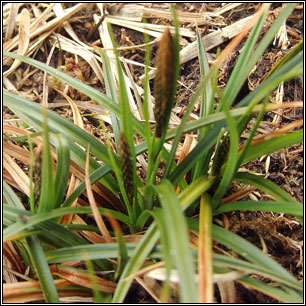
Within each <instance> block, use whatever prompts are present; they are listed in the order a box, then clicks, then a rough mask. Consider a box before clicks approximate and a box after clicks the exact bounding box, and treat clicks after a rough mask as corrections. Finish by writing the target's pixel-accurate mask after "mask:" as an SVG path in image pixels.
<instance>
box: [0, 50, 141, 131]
mask: <svg viewBox="0 0 306 306" xmlns="http://www.w3.org/2000/svg"><path fill="white" fill-rule="evenodd" d="M3 55H4V56H8V57H11V58H15V59H19V60H21V61H22V62H24V63H27V64H30V65H32V66H34V67H36V68H39V69H41V70H43V71H46V72H47V73H48V74H50V75H52V76H54V77H56V78H58V79H59V80H61V81H63V82H65V83H67V84H69V85H70V86H72V87H74V88H76V89H77V90H78V91H80V92H82V93H83V94H85V95H87V96H88V97H90V98H91V99H93V100H94V101H97V102H98V103H99V104H101V105H102V106H104V107H106V108H107V109H109V110H110V111H112V112H114V113H115V114H116V116H117V117H118V118H121V112H120V106H119V104H118V103H114V101H112V100H111V99H110V98H109V97H107V96H105V95H104V94H103V93H101V92H100V91H98V90H97V89H94V88H93V87H91V86H89V85H87V84H85V83H84V82H81V81H79V80H77V79H74V78H73V77H71V76H69V75H68V74H66V73H64V72H61V71H59V70H57V69H55V68H53V67H50V66H48V65H46V64H44V63H42V62H39V61H37V60H34V59H32V58H29V57H25V56H21V55H18V54H14V53H11V52H4V53H3ZM133 125H134V128H135V129H136V132H138V133H139V134H140V135H142V136H144V128H143V125H142V123H141V122H140V121H138V120H137V119H136V118H135V117H134V116H133Z"/></svg>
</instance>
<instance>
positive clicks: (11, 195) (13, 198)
mask: <svg viewBox="0 0 306 306" xmlns="http://www.w3.org/2000/svg"><path fill="white" fill-rule="evenodd" d="M2 186H3V196H4V198H5V199H6V201H7V203H8V205H10V206H12V207H16V208H19V209H24V206H23V205H22V203H21V201H20V199H19V198H18V197H17V195H16V193H15V192H14V191H13V189H12V188H11V187H10V185H9V184H8V183H7V182H6V181H3V185H2Z"/></svg>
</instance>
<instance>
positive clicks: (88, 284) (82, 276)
mask: <svg viewBox="0 0 306 306" xmlns="http://www.w3.org/2000/svg"><path fill="white" fill-rule="evenodd" d="M50 270H51V272H52V274H53V275H57V276H60V277H62V278H64V279H65V280H67V281H69V282H70V283H73V284H76V285H80V286H82V287H85V288H90V289H93V288H94V285H93V282H92V277H94V278H95V282H96V284H97V285H98V287H99V290H100V291H103V292H109V293H113V292H114V291H115V289H116V286H117V283H115V282H112V281H109V280H106V279H104V278H102V277H99V276H96V275H94V276H92V275H90V274H89V273H88V272H86V271H81V270H79V271H72V270H70V269H68V268H67V269H65V268H64V266H61V267H58V266H52V267H51V269H50Z"/></svg>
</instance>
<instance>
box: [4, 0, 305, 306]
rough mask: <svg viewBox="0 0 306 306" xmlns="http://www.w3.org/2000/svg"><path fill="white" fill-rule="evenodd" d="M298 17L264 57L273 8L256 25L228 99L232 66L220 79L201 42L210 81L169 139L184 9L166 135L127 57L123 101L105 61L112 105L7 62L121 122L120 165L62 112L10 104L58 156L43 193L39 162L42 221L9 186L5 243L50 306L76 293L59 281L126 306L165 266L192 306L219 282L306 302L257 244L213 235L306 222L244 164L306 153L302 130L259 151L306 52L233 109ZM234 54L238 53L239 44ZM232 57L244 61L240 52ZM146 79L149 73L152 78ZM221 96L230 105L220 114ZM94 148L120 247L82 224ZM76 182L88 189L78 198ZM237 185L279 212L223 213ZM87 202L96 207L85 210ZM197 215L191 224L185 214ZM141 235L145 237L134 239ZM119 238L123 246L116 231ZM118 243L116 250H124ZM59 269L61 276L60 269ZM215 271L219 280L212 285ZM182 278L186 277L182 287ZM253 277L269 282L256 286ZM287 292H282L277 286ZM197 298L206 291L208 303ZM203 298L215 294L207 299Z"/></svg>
mask: <svg viewBox="0 0 306 306" xmlns="http://www.w3.org/2000/svg"><path fill="white" fill-rule="evenodd" d="M293 8H294V5H292V4H287V5H286V7H285V8H284V10H283V12H282V13H281V14H280V16H279V17H278V19H277V20H276V21H275V23H274V25H273V26H272V27H271V29H270V30H269V31H268V32H267V33H266V35H265V36H264V38H263V39H262V40H261V41H260V42H259V43H258V44H257V45H256V43H257V39H258V37H259V34H260V29H261V28H262V27H263V25H264V20H265V17H266V15H267V10H265V6H263V7H262V9H261V10H260V14H258V15H256V16H255V17H256V18H255V17H254V18H255V19H254V23H255V21H256V23H255V26H254V27H253V29H252V31H251V32H250V33H249V36H248V39H247V41H246V43H245V46H244V49H243V51H242V53H241V54H240V56H239V59H238V60H237V64H236V67H235V68H234V70H233V72H232V76H231V78H230V80H229V82H228V84H227V87H226V89H225V91H224V92H223V93H220V91H219V90H218V88H217V86H216V84H215V82H214V80H216V79H217V75H216V74H217V71H218V67H219V66H218V65H219V64H220V62H218V61H219V60H217V64H215V65H214V66H212V67H209V65H208V61H207V58H206V53H205V49H204V46H203V42H202V40H201V38H200V36H199V33H197V42H198V50H199V59H200V63H201V81H200V84H199V87H198V89H197V90H196V92H195V93H194V95H193V96H192V98H191V100H190V102H189V105H188V107H187V109H186V112H185V114H184V116H183V118H182V121H181V123H180V125H179V126H178V127H177V128H174V129H169V128H168V122H169V117H170V113H171V108H172V104H173V99H174V95H175V93H174V92H175V83H176V77H177V71H178V70H179V64H178V58H179V49H178V20H177V17H176V11H175V9H174V7H173V15H174V25H175V26H176V34H175V35H174V36H173V37H172V35H171V34H170V31H169V29H166V30H165V33H164V34H163V36H162V39H161V41H160V45H159V48H158V52H157V59H156V63H157V67H156V68H157V74H156V79H155V81H154V95H155V98H156V105H155V109H154V113H155V118H156V126H155V133H154V132H151V130H150V126H149V120H148V116H147V115H146V116H145V122H144V123H143V122H142V121H140V120H138V119H136V117H134V116H133V114H132V112H131V111H130V106H129V96H128V93H127V89H126V84H125V79H124V73H123V69H122V67H121V64H120V61H119V57H118V55H117V69H118V76H119V77H118V79H119V93H118V94H117V93H116V92H115V90H116V85H115V82H114V80H113V78H112V75H111V69H110V61H109V59H108V57H107V56H106V55H105V53H103V52H101V57H102V59H103V67H104V70H105V71H104V72H105V79H106V84H107V94H106V95H103V94H101V92H99V91H98V90H95V89H94V88H92V87H90V86H89V85H87V84H85V83H84V82H80V81H79V80H75V79H74V78H72V77H70V76H69V75H67V74H65V73H63V72H60V71H58V70H56V69H54V68H52V67H49V66H47V65H45V64H43V63H40V62H38V61H36V60H33V59H30V58H26V57H22V56H19V55H15V54H11V53H8V52H6V53H5V54H4V55H5V56H8V57H12V58H16V59H19V60H22V61H24V62H25V63H28V64H30V65H33V66H35V67H37V68H40V69H43V70H44V71H46V72H48V73H49V74H50V75H52V76H54V77H57V78H58V79H60V80H61V81H62V82H65V83H67V84H69V85H70V86H72V87H74V88H77V90H78V91H79V92H82V93H84V94H85V95H86V96H88V97H90V98H92V99H93V100H95V101H97V102H98V103H99V104H101V105H103V106H104V107H106V108H107V109H108V110H109V111H110V114H111V119H112V127H113V129H114V135H115V140H114V141H115V142H116V143H115V145H116V148H119V150H118V151H119V154H115V152H113V151H112V147H111V145H108V146H105V145H104V144H103V143H101V142H100V141H99V140H97V139H96V138H95V137H94V136H92V135H90V134H89V133H87V132H86V131H84V130H82V129H81V128H80V127H78V126H76V125H74V124H73V123H72V122H70V121H69V120H66V119H65V118H63V117H61V116H59V115H58V114H56V113H54V112H53V111H50V110H48V111H46V110H44V112H42V109H41V107H40V105H38V104H36V103H33V102H31V101H29V100H27V99H25V98H22V97H20V96H17V95H15V94H13V93H11V92H6V91H5V92H4V103H5V104H6V105H7V106H8V107H9V108H10V109H11V110H12V111H14V113H15V114H17V115H18V116H19V117H20V119H21V120H23V121H24V122H25V123H27V124H28V125H29V126H32V127H33V129H34V130H35V131H37V132H41V131H42V132H43V138H44V148H47V147H49V142H50V143H51V145H52V147H53V150H54V151H55V152H56V156H57V160H56V165H57V167H56V173H55V176H54V175H53V170H54V167H53V164H52V159H51V153H50V151H46V150H44V151H43V158H42V162H43V168H44V169H42V170H43V171H42V176H41V179H42V183H41V184H39V183H37V182H38V181H39V174H38V173H39V164H40V162H39V160H38V161H36V164H34V169H33V170H34V171H33V172H34V179H33V180H34V183H35V188H34V198H35V203H36V202H38V199H37V198H38V195H39V194H41V196H40V197H43V198H42V199H40V200H39V207H38V209H37V210H36V211H28V210H26V209H25V208H24V206H23V204H22V203H20V201H19V199H18V197H17V196H16V194H15V193H14V192H13V190H12V189H11V188H10V187H9V185H8V184H7V183H5V184H4V197H5V198H6V201H7V204H5V205H4V208H3V209H4V216H5V218H4V223H5V224H4V225H5V229H4V231H3V237H4V240H5V241H6V242H8V241H14V245H15V247H16V248H17V249H18V250H19V251H20V252H19V254H21V257H22V260H23V261H26V262H28V263H31V266H33V267H34V269H32V270H31V271H30V275H31V276H33V277H34V276H35V274H37V275H38V278H39V281H40V285H41V288H42V289H41V290H42V292H43V293H44V298H45V300H46V301H47V302H58V301H59V298H58V293H59V292H61V293H63V294H68V293H67V291H62V290H65V289H67V288H69V289H71V288H70V287H69V285H67V284H64V285H63V286H61V285H58V282H57V280H55V275H57V276H59V277H61V278H63V279H65V280H67V281H69V282H74V284H76V285H78V293H75V291H74V292H73V293H70V294H76V295H77V294H80V295H81V294H88V288H90V289H93V290H94V294H93V296H95V297H96V301H99V302H100V301H103V302H109V301H112V302H114V303H119V302H123V301H124V299H125V297H126V294H127V292H128V290H129V289H130V287H131V284H132V281H133V279H134V278H135V277H139V276H142V275H145V274H146V272H147V269H146V270H142V268H145V267H146V268H148V266H150V267H151V268H152V267H154V264H155V263H156V261H161V262H163V263H164V267H165V269H163V270H162V271H161V272H160V275H159V277H160V278H162V280H163V281H164V283H165V284H167V283H169V282H178V288H179V289H178V295H179V298H178V301H180V302H184V303H196V302H208V303H212V302H213V288H214V286H213V284H214V274H217V275H218V279H219V280H220V279H221V280H220V282H223V283H224V282H233V281H237V282H239V283H241V284H243V285H245V286H248V287H252V288H254V289H256V290H258V291H260V292H263V293H265V294H267V295H270V296H272V297H274V298H276V299H278V300H279V301H282V302H288V303H289V302H290V303H295V302H301V301H302V286H301V284H300V283H299V282H298V281H297V279H295V277H293V275H292V274H291V273H290V272H288V271H287V270H286V269H284V268H283V267H282V266H280V265H279V264H278V263H277V262H276V261H274V260H273V259H272V258H270V257H269V256H267V255H266V254H264V253H263V252H262V251H261V250H260V249H259V248H257V247H256V246H255V245H253V244H251V243H249V242H248V241H247V240H246V239H243V238H241V237H239V236H238V235H236V234H233V233H232V232H230V231H229V230H226V229H224V228H223V227H221V226H219V225H215V224H213V223H212V222H213V221H212V220H213V216H216V215H219V214H221V213H224V212H228V211H234V210H262V211H273V212H277V213H279V212H281V213H287V214H292V215H294V216H296V217H297V218H301V217H302V213H303V212H302V205H301V203H297V201H295V199H293V198H292V197H291V196H290V195H289V194H288V193H287V192H285V191H284V190H282V189H281V188H280V187H279V186H277V185H275V184H273V183H272V182H270V181H268V180H267V179H265V178H262V177H260V176H257V175H255V174H253V173H247V172H244V171H240V168H241V166H243V164H244V163H246V162H248V161H250V160H253V159H254V158H258V157H261V156H262V155H264V154H269V153H271V152H274V151H276V150H278V149H281V148H284V147H288V146H290V145H292V144H295V143H299V142H301V141H302V138H303V133H302V131H301V130H298V131H293V132H290V133H288V132H286V133H285V132H284V133H282V134H280V133H279V132H277V133H274V134H269V137H268V138H267V139H261V141H258V142H252V140H253V139H254V135H255V133H256V131H257V127H258V126H259V123H260V121H261V119H262V117H263V115H264V113H265V112H266V111H272V110H276V109H277V108H278V107H280V106H278V105H275V104H273V103H268V99H266V97H267V96H269V94H270V93H271V92H272V91H273V90H274V89H275V88H276V87H277V86H278V84H280V83H281V82H286V81H288V80H291V79H293V78H295V77H297V76H299V75H301V74H302V71H303V50H302V49H303V48H302V45H300V46H299V47H298V48H295V49H293V50H292V51H291V52H289V53H288V54H287V56H286V60H283V61H282V65H278V66H277V68H276V69H274V70H273V73H271V74H270V75H269V77H268V78H267V79H265V81H264V82H263V83H262V84H261V85H260V86H259V87H258V88H257V89H255V90H254V91H253V92H251V93H249V94H248V95H247V96H246V97H244V98H243V99H242V100H241V101H239V102H238V103H237V104H236V105H235V107H234V108H231V107H232V105H233V103H234V101H235V98H236V96H237V95H238V93H239V91H240V88H241V87H242V86H243V84H244V82H245V80H246V78H247V76H248V74H249V73H250V71H251V70H252V68H253V66H254V64H255V63H256V61H257V60H258V59H259V57H260V56H261V54H262V53H263V52H264V50H265V49H266V48H267V47H268V45H269V43H270V41H272V39H273V37H274V35H275V34H276V32H277V31H278V28H279V26H280V25H281V24H283V22H284V21H285V20H286V18H287V17H288V16H289V15H290V13H291V12H292V10H293ZM238 38H239V37H238ZM241 38H242V37H240V39H241ZM233 43H236V44H238V43H239V41H238V40H237V41H234V42H232V44H233ZM255 45H256V49H255ZM229 47H230V50H232V48H233V45H230V46H229ZM227 52H228V49H225V51H223V52H222V53H221V55H220V58H221V59H224V58H225V57H226V54H227ZM250 54H252V57H250ZM146 72H147V73H148V69H146ZM146 82H147V83H146V84H144V88H145V91H146V92H145V95H144V96H145V97H146V98H145V99H144V101H143V102H144V105H148V101H147V100H146V99H148V88H149V86H148V77H147V78H146ZM217 94H218V95H219V98H220V99H219V100H220V104H219V106H218V107H217V108H216V109H214V102H215V96H216V95H217ZM199 99H200V108H201V111H200V114H201V115H200V117H199V119H197V120H193V121H189V115H190V113H191V111H192V110H193V107H194V105H195V103H196V102H197V101H198V100H199ZM118 100H119V101H120V103H118ZM297 105H299V106H300V105H301V104H297ZM289 106H290V107H292V106H293V103H290V105H287V107H289ZM282 107H285V105H283V106H282ZM144 109H146V108H144ZM254 113H257V114H258V115H257V119H256V122H255V124H254V125H253V127H252V129H251V131H250V132H249V138H248V139H247V141H246V142H245V144H244V146H243V147H242V148H240V146H239V138H240V136H241V134H242V133H243V131H244V129H245V126H246V124H247V123H248V122H249V121H250V118H251V115H252V114H254ZM187 133H194V134H197V136H198V139H197V140H198V143H197V145H196V146H195V148H194V149H193V150H192V151H190V152H189V153H188V154H187V155H186V157H185V158H184V159H183V160H182V162H180V163H179V164H177V163H176V160H175V158H174V156H175V152H176V151H177V147H178V144H179V142H180V140H181V137H182V135H183V134H187ZM135 134H137V135H140V136H141V137H142V138H143V139H144V142H142V143H140V144H135V143H134V136H135ZM35 136H37V135H35V134H34V135H31V136H29V138H31V137H35ZM117 136H119V137H117ZM167 141H172V148H171V150H170V152H168V151H167V150H166V149H165V147H164V144H165V142H167ZM88 143H90V153H91V155H92V156H93V157H94V158H92V157H91V158H90V161H89V168H90V169H89V170H90V177H89V180H90V182H91V184H95V183H96V185H95V188H93V190H95V192H96V195H97V197H98V198H99V199H100V200H101V201H99V202H100V204H101V205H102V207H99V208H97V209H98V210H99V212H100V213H101V215H102V217H107V218H109V220H111V222H110V223H111V224H112V226H113V229H114V232H115V234H114V235H113V236H114V237H109V239H108V241H105V239H104V237H102V236H100V235H98V234H97V233H98V232H99V229H98V227H97V226H96V225H95V223H91V224H87V223H85V221H84V220H83V219H81V217H80V216H81V215H82V214H88V215H91V214H92V210H91V208H90V207H86V206H85V207H84V206H81V207H78V206H76V203H77V202H78V199H79V197H80V196H81V195H82V194H83V193H84V192H85V191H86V184H85V180H84V177H83V176H82V171H81V170H80V169H85V163H86V156H87V155H86V153H85V152H84V150H83V149H85V150H86V149H87V148H88ZM108 144H110V141H109V142H108ZM144 152H145V153H147V163H148V167H147V171H146V173H145V175H146V179H142V178H141V177H140V176H139V175H138V172H137V167H136V160H137V159H136V158H137V156H138V155H140V154H142V153H144ZM88 156H89V154H88ZM97 160H98V161H100V163H98V162H97ZM160 161H163V163H164V165H165V171H164V176H163V177H161V178H160V180H158V181H157V180H156V174H157V170H158V167H159V165H160ZM101 163H102V164H103V165H101ZM69 165H71V169H69ZM86 169H88V168H86ZM70 170H71V173H72V174H73V175H76V176H78V177H77V179H76V178H75V177H72V175H71V179H70V180H68V177H69V173H70ZM87 173H88V171H86V179H87V180H86V181H87V182H89V180H88V175H87ZM187 174H188V175H187ZM121 179H122V181H121ZM76 180H79V182H80V183H79V184H77V186H74V183H75V181H76ZM234 181H238V182H243V183H246V184H250V185H252V186H254V187H256V188H258V189H259V190H261V191H263V192H265V193H267V194H268V195H270V196H272V197H273V198H274V200H273V201H251V200H250V201H239V200H238V198H235V197H233V199H234V200H233V202H231V203H228V204H226V205H222V199H223V198H224V196H225V194H226V192H227V190H228V188H229V186H230V184H231V182H234ZM67 182H69V189H68V192H67V184H68V183H67ZM177 186H179V188H177ZM120 193H121V194H126V195H127V196H125V195H124V197H123V200H122V199H121V197H120V196H119V194H120ZM85 195H86V194H85ZM32 196H33V195H32ZM126 198H127V200H126ZM83 199H84V198H83ZM80 202H81V203H82V204H84V200H82V201H80ZM104 205H105V206H104ZM106 205H107V206H106ZM95 206H98V205H95ZM106 207H107V208H106ZM125 208H126V209H125ZM186 211H187V212H188V214H187V213H186V214H185V212H186ZM195 211H196V212H198V211H199V215H196V214H195V213H194V212H195ZM67 214H74V216H75V220H76V221H77V222H76V223H73V224H65V226H63V225H62V224H61V219H62V218H63V216H65V215H67ZM190 215H191V217H189V216H190ZM114 220H117V221H118V222H115V221H114ZM119 222H120V225H119ZM114 224H115V225H114ZM120 226H122V228H123V230H121V229H120ZM76 231H77V233H78V235H77V234H76V233H75V232H76ZM123 232H124V234H125V235H123ZM135 232H139V233H140V234H138V235H134V234H135ZM110 233H111V234H112V232H111V229H110ZM194 233H196V234H194ZM191 235H192V236H193V238H194V239H193V247H194V249H191V248H190V243H191V242H190V236H191ZM194 235H196V236H194ZM139 237H141V238H140V239H139ZM24 238H26V239H24ZM112 239H113V240H114V241H116V243H112ZM212 240H215V241H217V242H218V243H220V244H222V245H224V246H226V247H227V248H229V249H231V250H233V251H234V252H236V253H237V254H238V255H240V257H239V258H241V259H237V258H238V256H237V258H232V257H229V256H227V255H220V254H214V253H213V249H212V245H213V244H212ZM158 241H160V244H159V245H158ZM89 260H90V261H92V263H93V265H92V267H90V268H88V266H89V265H88V264H87V265H86V264H84V263H88V261H89ZM196 261H198V265H197V267H198V270H197V269H196V265H195V262H196ZM66 262H76V263H77V264H78V265H79V266H80V269H84V270H85V271H86V273H85V274H86V280H89V279H90V280H91V282H88V281H84V273H83V271H82V272H81V271H79V270H78V269H76V268H71V267H69V269H66V268H63V266H64V265H65V263H66ZM51 264H52V269H50V266H49V265H51ZM203 267H208V268H209V273H208V274H207V275H205V273H204V272H205V271H204V269H203ZM173 270H175V271H176V272H177V275H178V277H176V279H175V275H173V273H172V272H173ZM101 271H102V272H106V271H107V276H104V275H103V277H102V276H98V275H96V274H95V272H101ZM252 275H257V276H259V277H256V278H254V277H253V276H252ZM229 276H230V277H229ZM197 277H198V279H197ZM260 277H264V278H268V279H270V280H271V281H272V282H273V286H272V285H269V284H267V283H265V282H263V281H261V280H260ZM196 279H197V281H196ZM138 280H139V279H138ZM275 283H277V287H276V286H274V284H275ZM69 284H70V283H69ZM220 286H221V285H220ZM63 288H64V289H63ZM197 288H200V292H199V294H197ZM203 288H204V289H205V293H203V294H202V293H201V292H202V291H201V290H202V289H203ZM81 289H82V290H81ZM83 289H85V290H83ZM7 290H9V288H7ZM32 290H33V291H35V290H36V291H37V288H34V287H33V288H32ZM71 290H72V289H71ZM163 290H164V291H163ZM163 290H161V293H160V294H161V295H163V298H162V300H163V301H171V290H172V289H170V286H167V285H165V287H164V288H163ZM29 291H31V290H29ZM72 291H73V290H72ZM165 292H166V293H167V294H165ZM17 293H18V294H19V295H18V297H20V299H21V298H22V297H23V295H22V294H24V292H23V291H22V290H20V291H18V292H17ZM30 293H31V292H30ZM99 293H102V294H99Z"/></svg>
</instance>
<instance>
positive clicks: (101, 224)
mask: <svg viewBox="0 0 306 306" xmlns="http://www.w3.org/2000/svg"><path fill="white" fill-rule="evenodd" d="M89 148H90V144H88V148H87V157H86V166H85V181H86V190H87V195H88V201H89V204H90V207H91V209H92V212H93V215H94V218H95V221H96V223H97V225H98V228H99V230H100V232H101V234H102V236H103V237H104V238H105V239H106V241H107V242H112V237H111V235H110V233H109V231H108V229H107V227H106V226H105V223H104V221H103V219H102V217H101V215H100V212H99V210H98V207H97V204H96V201H95V198H94V196H93V192H92V189H91V185H90V179H89Z"/></svg>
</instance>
